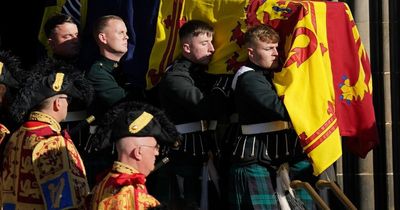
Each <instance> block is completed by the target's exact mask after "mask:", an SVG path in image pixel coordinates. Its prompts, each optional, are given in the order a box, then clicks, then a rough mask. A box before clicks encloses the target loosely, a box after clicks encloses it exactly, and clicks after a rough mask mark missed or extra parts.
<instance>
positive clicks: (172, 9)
mask: <svg viewBox="0 0 400 210" xmlns="http://www.w3.org/2000/svg"><path fill="white" fill-rule="evenodd" d="M338 13H340V14H346V17H347V19H346V21H345V19H340V20H336V19H331V18H334V17H335V14H338ZM350 17H351V14H350V11H349V10H348V7H347V6H346V4H344V3H341V2H322V1H281V0H269V1H265V0H243V1H233V0H222V1H213V0H208V1H207V0H196V1H194V0H186V1H185V0H171V1H167V0H164V1H161V3H160V8H159V16H158V21H157V32H156V38H155V43H154V46H153V49H152V52H151V56H150V61H149V71H148V73H147V86H148V88H151V87H153V86H154V85H155V84H157V82H158V81H159V79H160V77H161V76H162V74H163V72H164V70H165V69H166V67H167V66H168V65H170V64H171V63H172V61H173V60H174V59H175V58H176V57H178V56H179V54H180V51H179V50H180V49H179V47H178V46H179V43H178V42H179V41H178V30H179V28H180V26H181V25H182V24H183V23H185V22H186V21H187V20H191V19H200V20H203V21H205V22H208V23H210V24H212V25H213V26H214V29H215V37H214V39H215V42H214V45H215V48H216V51H215V55H214V57H213V59H212V61H211V63H210V65H209V70H208V71H209V73H211V74H230V73H233V72H234V71H235V70H237V69H238V68H239V67H240V66H241V65H243V63H244V62H245V60H246V59H247V57H246V56H247V55H246V51H245V49H242V45H243V33H244V32H245V31H246V29H247V28H249V27H251V26H254V25H258V24H269V25H271V26H272V27H274V28H275V29H276V30H277V31H278V32H279V34H280V37H281V41H280V43H279V45H280V57H281V60H282V70H281V71H280V72H277V73H276V74H275V77H274V84H275V87H276V89H277V92H278V95H280V96H282V97H283V98H284V103H285V106H286V108H287V110H288V112H289V115H290V118H291V120H292V123H293V125H294V128H295V130H296V132H297V134H298V136H299V138H300V140H301V143H302V146H303V148H304V151H305V152H306V153H307V155H308V156H309V157H310V159H311V161H312V164H313V168H314V174H315V175H318V174H320V173H322V172H323V171H324V170H325V169H326V168H327V167H329V166H330V165H331V164H333V163H334V162H335V161H336V160H337V159H338V158H339V157H340V156H341V154H342V149H341V136H340V132H339V129H341V127H340V126H347V128H354V129H355V130H356V131H357V132H353V133H352V134H351V135H353V136H354V135H358V134H360V133H359V131H358V129H359V128H360V127H359V126H358V125H359V124H360V123H363V122H361V121H357V120H353V121H351V123H347V124H346V125H344V124H343V123H342V122H343V121H346V120H347V119H346V116H344V115H343V114H339V113H338V109H340V110H343V108H342V107H340V108H339V106H343V104H341V103H338V100H342V101H344V100H343V98H345V96H346V97H347V98H350V96H349V94H348V93H349V92H350V93H353V92H354V91H355V90H357V91H359V92H360V90H365V94H363V96H364V98H361V97H358V96H357V97H353V98H352V100H353V102H355V101H357V102H360V103H366V104H369V105H368V107H372V101H371V100H364V101H362V99H366V98H367V99H368V97H370V95H371V88H370V87H372V85H371V80H370V79H371V78H370V72H369V71H370V69H369V64H368V59H367V57H366V53H365V50H364V48H363V47H362V44H361V42H360V40H359V36H358V33H356V31H357V29H356V28H355V26H354V22H351V21H348V20H352V19H351V18H350ZM348 23H352V24H353V25H352V26H351V30H350V32H352V33H344V34H340V36H337V35H335V33H334V32H332V31H330V30H332V29H334V28H335V27H337V26H338V25H341V24H344V25H347V24H348ZM349 40H350V41H351V42H352V43H353V45H355V46H356V48H357V46H358V48H357V49H358V51H357V50H356V51H354V50H353V49H348V48H344V49H345V50H346V51H347V50H351V53H354V52H356V55H357V58H356V60H357V61H359V62H347V63H345V64H343V65H344V66H338V65H337V62H339V60H338V59H337V57H335V55H336V54H337V53H338V52H337V51H335V50H334V49H337V48H335V46H336V44H337V43H338V42H343V43H341V44H342V45H346V43H347V41H349ZM356 48H354V49H356ZM340 53H341V52H340ZM339 58H340V57H339ZM357 65H358V66H357ZM360 66H362V68H360ZM342 67H346V68H345V69H346V70H348V71H350V72H351V74H344V73H342V74H341V75H346V76H347V78H350V77H351V78H352V79H349V80H341V82H340V84H336V83H335V82H334V81H335V78H336V77H337V75H339V74H338V72H340V71H342V70H343V69H344V68H342ZM359 69H362V70H363V72H364V73H363V72H361V73H360V74H365V77H363V78H361V79H358V80H354V79H357V77H352V76H353V75H354V74H356V75H358V73H359ZM354 72H357V73H354ZM336 74H337V75H336ZM339 77H340V78H344V77H342V76H339ZM356 81H359V82H361V81H363V82H365V83H366V84H367V87H368V89H365V88H364V89H359V88H358V86H357V88H354V84H355V83H354V82H356ZM363 87H365V86H363ZM340 91H341V92H340ZM359 92H358V93H359ZM339 93H341V95H342V96H343V97H340V94H339ZM346 105H347V104H346ZM351 109H355V110H356V109H357V108H356V107H352V108H351ZM367 111H370V109H368V110H367ZM365 114H367V113H366V112H365V111H364V110H363V111H355V112H354V116H360V115H365ZM368 115H369V114H368ZM366 118H368V119H372V121H373V122H375V117H374V116H372V117H371V116H370V115H369V116H366ZM354 119H357V118H354ZM358 119H361V118H358ZM357 126H358V127H357ZM370 127H372V128H373V127H374V124H371V125H370ZM344 133H346V132H344ZM347 134H349V135H350V133H349V132H347ZM358 142H361V140H360V139H359V141H358ZM369 148H372V147H369ZM366 150H367V149H366Z"/></svg>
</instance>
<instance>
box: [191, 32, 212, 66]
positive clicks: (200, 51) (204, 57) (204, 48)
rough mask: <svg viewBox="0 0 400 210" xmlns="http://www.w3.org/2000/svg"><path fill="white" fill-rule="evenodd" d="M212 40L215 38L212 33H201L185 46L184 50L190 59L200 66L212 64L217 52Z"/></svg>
mask: <svg viewBox="0 0 400 210" xmlns="http://www.w3.org/2000/svg"><path fill="white" fill-rule="evenodd" d="M212 40H213V36H212V34H211V33H201V34H199V35H198V36H195V37H192V39H191V40H189V41H188V43H186V44H184V50H185V51H186V53H187V55H188V59H189V60H191V61H192V62H194V63H198V64H208V63H210V61H211V58H212V55H213V54H214V51H215V49H214V45H213V44H212ZM185 46H186V47H185ZM185 48H186V49H185Z"/></svg>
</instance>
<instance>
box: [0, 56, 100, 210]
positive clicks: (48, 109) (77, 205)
mask: <svg viewBox="0 0 400 210" xmlns="http://www.w3.org/2000/svg"><path fill="white" fill-rule="evenodd" d="M53 62H55V61H50V60H48V61H45V62H44V63H42V64H40V65H38V66H37V67H38V68H41V69H42V70H43V71H42V72H52V71H53V72H54V73H50V74H41V73H39V70H37V69H34V71H33V72H34V74H32V75H31V77H30V79H28V80H27V81H26V82H25V83H24V84H23V86H22V87H21V89H20V91H19V92H18V94H17V95H16V96H15V100H14V101H13V103H12V104H11V107H10V113H11V116H12V117H13V119H15V120H16V121H17V122H18V123H22V125H21V127H20V128H19V129H18V130H16V131H15V132H14V133H13V135H12V136H11V137H10V139H9V141H8V142H7V144H6V148H5V151H4V161H3V170H2V183H3V185H2V186H1V191H0V192H1V197H2V204H1V205H2V207H3V208H4V209H38V210H40V209H82V208H83V205H84V199H85V197H86V196H87V195H88V193H89V185H88V183H87V180H86V172H85V167H84V165H83V162H82V159H81V157H80V155H79V153H78V151H77V149H76V148H75V146H74V144H73V142H72V140H71V138H70V136H69V134H68V133H67V132H66V131H63V130H61V126H60V122H61V121H62V120H64V119H65V118H66V116H67V111H68V100H69V98H70V97H74V98H78V99H81V100H85V99H89V101H90V95H91V94H90V92H91V91H93V90H92V89H91V88H89V86H87V85H85V84H83V83H81V82H84V80H80V79H79V78H78V77H71V75H68V74H65V73H61V72H71V71H70V70H72V68H73V67H72V66H63V65H60V64H58V63H53ZM56 70H57V71H56ZM83 87H88V89H85V88H83ZM89 101H87V104H89V103H90V102H89Z"/></svg>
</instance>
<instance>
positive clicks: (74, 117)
mask: <svg viewBox="0 0 400 210" xmlns="http://www.w3.org/2000/svg"><path fill="white" fill-rule="evenodd" d="M87 116H88V114H87V112H86V110H83V111H76V112H68V113H67V117H66V118H65V120H63V121H62V122H74V121H81V120H85V119H86V117H87Z"/></svg>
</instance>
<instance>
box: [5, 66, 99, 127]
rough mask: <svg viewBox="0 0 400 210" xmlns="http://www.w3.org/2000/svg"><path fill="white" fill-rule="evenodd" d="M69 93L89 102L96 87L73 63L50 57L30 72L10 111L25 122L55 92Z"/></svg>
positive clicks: (17, 120) (20, 120)
mask: <svg viewBox="0 0 400 210" xmlns="http://www.w3.org/2000/svg"><path fill="white" fill-rule="evenodd" d="M58 94H66V95H68V96H69V97H72V98H74V99H78V100H81V101H83V102H85V104H86V105H89V104H90V103H91V101H92V98H93V87H92V86H91V85H90V84H89V83H88V81H87V80H86V79H84V77H83V75H82V74H80V73H78V72H77V71H76V70H75V69H74V67H73V66H72V65H69V64H66V63H64V62H61V61H57V60H53V59H47V60H44V61H43V62H41V63H39V64H38V65H37V66H36V67H35V68H34V69H33V70H32V71H31V72H30V74H29V78H28V79H27V80H26V81H25V84H23V85H22V86H21V88H20V90H19V92H18V93H17V94H16V96H15V99H14V101H13V103H12V105H11V108H10V112H11V115H12V116H13V118H14V119H15V121H16V122H18V123H21V122H22V121H23V119H24V117H26V116H27V115H28V114H29V113H30V112H31V111H32V110H33V109H34V108H36V107H37V106H38V105H39V104H41V103H42V102H43V101H44V100H45V99H47V98H50V97H52V96H54V95H58Z"/></svg>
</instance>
